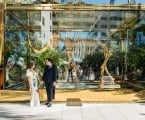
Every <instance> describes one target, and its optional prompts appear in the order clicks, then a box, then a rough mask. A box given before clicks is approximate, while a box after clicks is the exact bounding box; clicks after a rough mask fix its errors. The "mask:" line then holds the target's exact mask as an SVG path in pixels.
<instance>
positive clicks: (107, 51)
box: [100, 44, 115, 88]
mask: <svg viewBox="0 0 145 120" xmlns="http://www.w3.org/2000/svg"><path fill="white" fill-rule="evenodd" d="M103 50H104V57H105V59H104V62H103V64H102V65H101V67H100V70H101V73H100V80H101V84H100V88H104V73H105V72H106V74H107V75H108V76H109V78H110V80H111V83H112V84H114V80H115V79H114V78H113V77H112V76H111V74H110V73H109V71H108V68H107V62H108V60H109V58H110V57H111V56H112V55H113V53H112V51H110V45H108V44H106V45H105V46H104V48H103Z"/></svg>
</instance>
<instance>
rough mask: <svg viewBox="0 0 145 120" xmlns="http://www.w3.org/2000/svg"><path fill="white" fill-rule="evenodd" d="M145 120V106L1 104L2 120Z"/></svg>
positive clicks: (134, 104) (0, 113)
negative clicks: (35, 105)
mask: <svg viewBox="0 0 145 120" xmlns="http://www.w3.org/2000/svg"><path fill="white" fill-rule="evenodd" d="M29 119H30V120H145V104H139V103H132V104H129V103H122V104H118V103H116V104H102V103H100V104H97V103H92V104H89V103H83V105H82V106H66V104H65V103H60V104H59V103H54V104H53V105H52V107H49V108H48V107H47V106H46V105H44V104H41V105H40V106H37V107H30V106H29V105H28V103H0V120H29Z"/></svg>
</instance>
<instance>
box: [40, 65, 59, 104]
mask: <svg viewBox="0 0 145 120" xmlns="http://www.w3.org/2000/svg"><path fill="white" fill-rule="evenodd" d="M56 76H57V69H56V66H55V65H52V66H51V67H50V66H46V67H45V69H44V74H43V77H42V80H43V81H44V83H45V86H46V93H47V100H48V102H52V99H53V94H54V93H53V83H54V82H56V79H57V78H56Z"/></svg>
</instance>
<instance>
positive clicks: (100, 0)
mask: <svg viewBox="0 0 145 120" xmlns="http://www.w3.org/2000/svg"><path fill="white" fill-rule="evenodd" d="M81 1H84V2H86V3H92V4H109V3H110V0H81ZM127 1H128V0H115V4H126V3H127ZM136 2H137V3H142V4H145V0H136Z"/></svg>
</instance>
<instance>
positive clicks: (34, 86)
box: [26, 69, 40, 106]
mask: <svg viewBox="0 0 145 120" xmlns="http://www.w3.org/2000/svg"><path fill="white" fill-rule="evenodd" d="M26 76H27V77H30V90H31V99H30V106H39V105H40V98H39V90H38V80H37V77H36V76H37V73H36V72H35V71H34V70H33V71H30V69H28V70H27V73H26Z"/></svg>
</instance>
